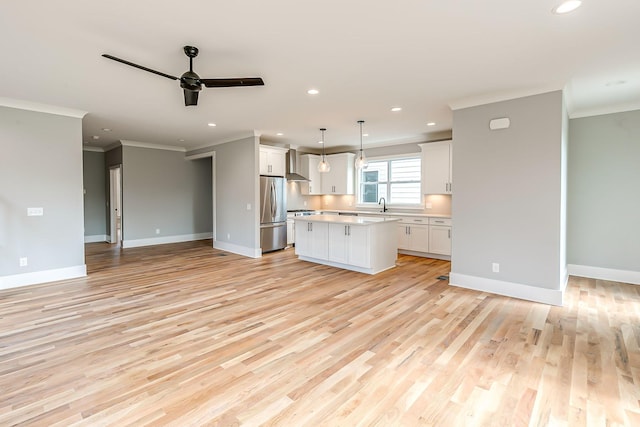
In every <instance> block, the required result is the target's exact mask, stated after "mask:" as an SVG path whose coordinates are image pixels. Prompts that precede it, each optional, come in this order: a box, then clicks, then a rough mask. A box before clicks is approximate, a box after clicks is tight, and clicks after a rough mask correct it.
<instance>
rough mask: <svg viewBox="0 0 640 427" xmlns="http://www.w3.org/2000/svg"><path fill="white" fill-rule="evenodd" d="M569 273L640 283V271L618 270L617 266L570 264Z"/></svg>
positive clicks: (633, 283) (634, 283)
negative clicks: (603, 266)
mask: <svg viewBox="0 0 640 427" xmlns="http://www.w3.org/2000/svg"><path fill="white" fill-rule="evenodd" d="M569 274H570V275H572V276H580V277H588V278H590V279H599V280H610V281H612V282H621V283H631V284H632V285H640V271H631V270H617V269H615V268H602V267H590V266H588V265H576V264H569Z"/></svg>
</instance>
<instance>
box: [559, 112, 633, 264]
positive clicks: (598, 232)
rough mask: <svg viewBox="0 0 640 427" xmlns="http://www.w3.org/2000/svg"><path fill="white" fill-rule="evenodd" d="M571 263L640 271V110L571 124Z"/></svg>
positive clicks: (569, 248) (569, 249)
mask: <svg viewBox="0 0 640 427" xmlns="http://www.w3.org/2000/svg"><path fill="white" fill-rule="evenodd" d="M569 135H570V143H569V183H568V201H569V207H568V253H569V255H568V262H569V264H577V265H583V266H592V267H602V268H611V269H620V270H629V271H635V272H640V221H639V220H638V218H639V217H640V214H639V212H640V110H636V111H629V112H624V113H616V114H607V115H602V116H595V117H586V118H580V119H572V120H570V123H569Z"/></svg>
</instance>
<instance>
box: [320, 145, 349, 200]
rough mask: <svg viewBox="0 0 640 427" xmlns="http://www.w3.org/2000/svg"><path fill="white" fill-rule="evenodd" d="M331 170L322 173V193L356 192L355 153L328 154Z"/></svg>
mask: <svg viewBox="0 0 640 427" xmlns="http://www.w3.org/2000/svg"><path fill="white" fill-rule="evenodd" d="M326 157H327V161H328V162H329V165H330V166H331V170H330V171H329V172H326V173H323V174H322V194H355V187H354V162H355V160H356V155H355V154H353V153H340V154H329V155H327V156H326Z"/></svg>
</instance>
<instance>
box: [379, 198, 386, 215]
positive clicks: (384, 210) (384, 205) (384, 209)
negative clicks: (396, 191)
mask: <svg viewBox="0 0 640 427" xmlns="http://www.w3.org/2000/svg"><path fill="white" fill-rule="evenodd" d="M380 203H382V212H386V211H387V201H386V200H385V199H384V197H380V200H378V204H380Z"/></svg>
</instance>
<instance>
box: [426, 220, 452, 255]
mask: <svg viewBox="0 0 640 427" xmlns="http://www.w3.org/2000/svg"><path fill="white" fill-rule="evenodd" d="M429 252H431V253H433V254H440V255H451V227H447V226H442V225H430V226H429Z"/></svg>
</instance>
